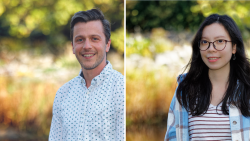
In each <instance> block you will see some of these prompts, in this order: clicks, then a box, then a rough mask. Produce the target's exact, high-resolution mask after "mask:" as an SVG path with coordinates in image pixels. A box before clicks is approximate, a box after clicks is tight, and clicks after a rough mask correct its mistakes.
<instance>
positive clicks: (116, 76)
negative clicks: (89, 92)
mask: <svg viewBox="0 0 250 141" xmlns="http://www.w3.org/2000/svg"><path fill="white" fill-rule="evenodd" d="M111 74H112V75H113V77H115V78H117V79H124V76H123V75H122V74H121V73H120V72H118V71H117V70H114V69H112V72H111Z"/></svg>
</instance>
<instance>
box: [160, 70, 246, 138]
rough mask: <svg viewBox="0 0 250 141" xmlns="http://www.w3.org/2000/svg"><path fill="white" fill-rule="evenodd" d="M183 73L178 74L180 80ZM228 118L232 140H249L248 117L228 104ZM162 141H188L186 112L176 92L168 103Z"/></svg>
mask: <svg viewBox="0 0 250 141" xmlns="http://www.w3.org/2000/svg"><path fill="white" fill-rule="evenodd" d="M183 76H185V74H184V75H180V76H179V77H180V79H179V80H180V82H181V81H182V80H183ZM229 120H230V129H231V137H232V141H249V140H250V117H248V118H247V117H244V116H243V115H242V114H241V112H240V110H239V109H237V107H235V106H233V105H231V106H229ZM164 141H189V132H188V112H187V111H186V109H185V108H184V107H182V106H181V105H180V103H179V102H178V100H177V98H176V92H175V94H174V97H173V99H172V102H171V104H170V108H169V113H168V122H167V132H166V135H165V140H164Z"/></svg>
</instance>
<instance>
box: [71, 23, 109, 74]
mask: <svg viewBox="0 0 250 141" xmlns="http://www.w3.org/2000/svg"><path fill="white" fill-rule="evenodd" d="M110 42H111V41H110V40H109V41H108V43H107V44H106V40H105V35H104V30H103V26H102V23H101V21H100V20H96V21H89V22H78V23H76V24H75V26H74V32H73V42H72V49H73V53H74V54H75V55H76V58H77V60H78V62H79V63H80V64H81V67H82V69H85V70H92V69H95V68H96V67H98V66H99V67H104V66H105V65H106V52H108V51H109V48H110Z"/></svg>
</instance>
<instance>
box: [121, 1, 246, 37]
mask: <svg viewBox="0 0 250 141" xmlns="http://www.w3.org/2000/svg"><path fill="white" fill-rule="evenodd" d="M126 7H127V9H126V14H127V15H126V18H127V21H126V22H127V23H126V26H127V27H126V29H127V30H128V32H136V31H135V29H136V27H138V26H139V27H140V29H141V30H142V32H148V31H151V30H152V29H153V28H155V27H163V28H164V29H165V30H168V31H170V30H174V31H182V30H188V31H196V30H197V28H198V27H199V25H200V24H201V23H202V21H203V20H204V19H205V17H207V16H209V15H211V14H213V13H218V14H220V15H224V14H227V15H229V16H230V17H232V18H233V19H234V20H235V22H236V23H237V25H238V26H239V28H240V30H241V32H242V34H243V38H244V39H245V40H246V39H248V38H249V37H250V17H249V16H248V15H249V14H250V11H249V10H248V9H249V8H250V2H249V1H245V0H242V1H223V0H217V1H201V0H198V1H128V2H127V5H126Z"/></svg>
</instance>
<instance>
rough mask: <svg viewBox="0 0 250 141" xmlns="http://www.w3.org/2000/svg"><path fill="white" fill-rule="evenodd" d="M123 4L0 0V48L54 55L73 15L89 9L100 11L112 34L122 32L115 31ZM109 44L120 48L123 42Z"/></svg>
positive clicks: (98, 0)
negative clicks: (106, 20)
mask: <svg viewBox="0 0 250 141" xmlns="http://www.w3.org/2000/svg"><path fill="white" fill-rule="evenodd" d="M123 5H124V1H123V0H105V1H104V0H91V1H86V0H71V1H67V0H55V1H51V0H42V1H37V0H21V1H18V0H0V51H1V50H9V51H19V50H22V49H29V50H38V51H36V52H39V54H42V53H45V52H46V53H48V52H50V53H52V54H54V55H55V56H57V55H59V54H60V53H62V52H63V51H64V47H65V46H64V44H65V43H66V42H68V41H69V35H70V26H69V24H70V19H71V17H72V16H73V14H74V13H75V12H78V11H82V10H89V9H91V8H99V9H100V10H102V12H103V13H104V15H105V17H106V18H107V19H108V20H109V21H110V22H111V28H112V29H111V30H112V33H113V34H119V35H120V34H123V33H124V31H123V30H118V29H119V28H122V26H123V18H124V16H123V13H124V12H123V7H124V6H123ZM120 38H123V37H122V36H118V37H117V40H123V39H120ZM114 40H115V39H114ZM118 45H119V46H118ZM112 47H114V48H115V49H116V50H119V51H121V50H120V49H119V48H123V44H116V43H114V44H113V46H112ZM0 56H1V54H0Z"/></svg>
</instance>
